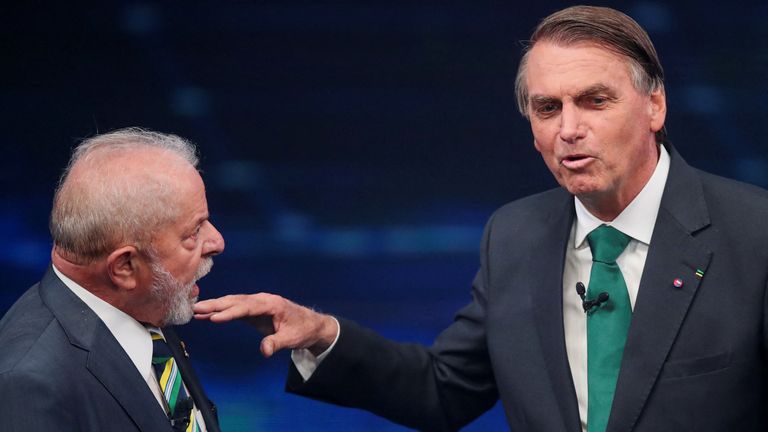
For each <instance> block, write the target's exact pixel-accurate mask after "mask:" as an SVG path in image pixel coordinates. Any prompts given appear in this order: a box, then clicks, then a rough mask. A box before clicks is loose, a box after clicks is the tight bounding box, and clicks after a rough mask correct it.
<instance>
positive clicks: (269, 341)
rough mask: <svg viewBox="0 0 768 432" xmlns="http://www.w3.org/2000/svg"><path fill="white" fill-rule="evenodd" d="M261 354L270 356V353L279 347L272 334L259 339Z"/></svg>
mask: <svg viewBox="0 0 768 432" xmlns="http://www.w3.org/2000/svg"><path fill="white" fill-rule="evenodd" d="M260 348H261V354H262V355H264V357H266V358H270V357H272V354H274V353H275V351H277V350H279V349H280V347H279V346H278V344H277V341H276V340H275V337H274V335H269V336H267V337H265V338H264V339H262V340H261V347H260Z"/></svg>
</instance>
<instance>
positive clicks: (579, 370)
mask: <svg viewBox="0 0 768 432" xmlns="http://www.w3.org/2000/svg"><path fill="white" fill-rule="evenodd" d="M669 161H670V159H669V153H667V150H666V149H665V148H664V146H659V161H658V163H657V164H656V169H655V170H654V171H653V174H652V175H651V178H650V179H649V180H648V183H646V184H645V186H644V187H643V189H642V190H641V191H640V193H639V194H638V195H637V196H636V197H635V199H634V200H632V202H631V203H629V205H628V206H627V208H625V209H624V211H622V212H621V214H619V216H617V217H616V219H614V220H613V221H611V222H604V221H601V220H600V219H598V218H596V217H595V216H593V215H592V214H591V213H589V211H587V209H586V208H585V207H584V205H583V204H582V203H581V201H579V199H578V198H574V205H575V207H576V220H575V221H574V223H573V226H572V228H571V235H570V239H569V241H568V248H567V250H566V253H565V267H564V269H563V321H564V327H565V345H566V351H567V355H568V362H569V363H570V366H571V375H572V376H573V384H574V386H575V387H576V397H577V399H578V402H579V417H580V418H581V429H582V431H583V432H586V430H587V319H586V314H585V313H584V309H583V308H582V306H581V298H580V297H579V296H578V294H577V293H576V282H582V283H584V286H589V274H590V271H591V269H592V252H591V250H590V249H589V244H588V243H587V241H586V239H587V235H588V234H589V233H590V232H591V231H592V230H594V229H595V228H597V227H598V226H600V225H602V224H606V225H611V226H613V227H614V228H616V229H617V230H619V231H621V232H623V233H624V234H626V235H628V236H630V237H631V240H630V242H629V244H628V245H627V247H626V249H624V251H623V252H622V253H621V255H620V256H619V258H618V259H617V260H616V263H617V264H618V266H619V268H620V269H621V272H622V274H623V276H624V281H625V282H626V284H627V291H628V293H629V301H630V305H631V306H632V308H633V309H634V307H635V299H636V298H637V291H638V289H639V288H640V278H641V277H642V275H643V268H644V267H645V259H646V257H647V256H648V247H649V246H650V244H651V236H652V235H653V228H654V226H655V225H656V216H657V214H658V213H659V206H660V205H661V196H662V195H663V193H664V186H665V185H666V183H667V175H668V174H669ZM337 325H338V322H337ZM338 338H339V335H338V333H337V335H336V340H335V341H334V342H333V345H331V347H330V348H328V349H327V350H326V351H325V352H323V353H322V354H320V355H319V356H318V357H315V356H314V355H312V353H310V352H309V351H308V350H306V349H300V350H293V351H292V352H291V359H292V360H293V363H294V365H296V369H297V370H298V371H299V374H301V376H302V378H304V381H306V380H308V379H309V378H310V377H311V376H312V374H313V373H314V371H315V369H316V368H317V366H318V365H319V364H320V362H321V361H322V360H323V359H324V358H325V357H326V356H327V355H328V353H329V352H330V351H331V350H332V349H333V347H334V346H335V345H336V341H338Z"/></svg>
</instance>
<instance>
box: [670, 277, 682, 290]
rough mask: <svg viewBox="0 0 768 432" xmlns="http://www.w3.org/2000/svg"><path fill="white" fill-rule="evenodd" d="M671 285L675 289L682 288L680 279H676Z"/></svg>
mask: <svg viewBox="0 0 768 432" xmlns="http://www.w3.org/2000/svg"><path fill="white" fill-rule="evenodd" d="M672 285H674V286H675V288H682V287H683V280H682V279H680V278H676V279H675V280H674V281H672Z"/></svg>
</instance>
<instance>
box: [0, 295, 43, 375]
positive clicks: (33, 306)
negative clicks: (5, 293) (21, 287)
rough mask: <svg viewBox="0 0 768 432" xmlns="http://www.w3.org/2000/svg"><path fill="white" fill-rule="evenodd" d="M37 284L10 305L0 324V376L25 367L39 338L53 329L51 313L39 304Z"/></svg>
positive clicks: (41, 302)
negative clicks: (0, 347)
mask: <svg viewBox="0 0 768 432" xmlns="http://www.w3.org/2000/svg"><path fill="white" fill-rule="evenodd" d="M39 286H40V284H36V285H34V286H32V288H30V289H29V290H27V291H26V292H25V293H24V294H23V295H22V296H21V297H19V299H18V300H17V301H16V303H14V304H13V306H11V308H10V309H9V310H8V312H7V313H6V314H5V316H4V317H3V319H2V320H1V321H0V346H2V347H3V349H2V351H1V352H0V373H5V372H8V371H10V370H13V369H15V368H17V367H19V366H24V365H27V364H28V362H26V361H25V360H26V359H27V358H28V356H29V355H30V353H34V352H37V351H39V345H40V344H41V343H43V344H44V342H41V339H42V338H43V337H44V335H45V334H46V333H48V332H49V331H50V328H51V326H57V321H56V320H55V318H54V316H53V314H52V313H51V311H50V310H49V309H48V308H47V307H46V306H45V305H44V304H43V301H42V299H41V298H40V292H39Z"/></svg>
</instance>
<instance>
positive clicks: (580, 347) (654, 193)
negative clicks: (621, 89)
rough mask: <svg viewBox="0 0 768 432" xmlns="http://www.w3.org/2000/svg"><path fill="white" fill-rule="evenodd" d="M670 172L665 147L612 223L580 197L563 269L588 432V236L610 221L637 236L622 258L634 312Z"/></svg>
mask: <svg viewBox="0 0 768 432" xmlns="http://www.w3.org/2000/svg"><path fill="white" fill-rule="evenodd" d="M668 173H669V153H667V150H666V149H665V148H664V146H660V150H659V162H658V163H657V164H656V169H655V170H654V172H653V174H652V175H651V178H650V179H649V180H648V183H646V184H645V186H644V187H643V189H642V190H641V191H640V193H639V194H638V195H637V196H636V197H635V199H634V200H632V202H631V203H630V204H629V205H628V206H627V208H625V209H624V211H622V212H621V214H619V216H617V217H616V219H614V220H613V221H611V222H604V221H601V220H600V219H598V218H596V217H595V216H593V215H592V214H591V213H589V211H587V209H586V208H585V207H584V205H583V204H582V203H581V201H579V199H578V198H575V199H574V205H575V207H576V220H575V221H574V223H573V227H572V228H571V237H570V239H569V241H568V248H567V250H566V253H565V267H564V269H563V321H564V327H565V346H566V350H567V353H568V362H569V363H570V366H571V375H572V377H573V384H574V386H575V387H576V397H577V398H578V401H579V417H580V418H581V428H582V430H583V431H586V430H587V429H586V427H587V316H586V314H585V313H584V309H583V308H582V306H581V298H580V297H579V295H578V294H577V293H576V282H582V283H583V284H584V286H589V275H590V271H591V269H592V251H591V250H590V249H589V243H588V242H587V241H586V239H587V235H588V234H589V233H590V232H592V230H594V229H595V228H597V227H598V226H600V225H602V224H606V225H610V226H612V227H614V228H616V229H617V230H619V231H621V232H622V233H624V234H626V235H628V236H630V237H631V240H630V242H629V244H628V245H627V247H626V249H624V252H622V253H621V255H619V257H618V259H616V264H618V266H619V268H620V269H621V273H622V275H623V276H624V282H626V284H627V291H628V293H629V302H630V305H631V306H632V309H633V310H634V307H635V299H636V298H637V291H638V289H639V288H640V278H641V277H642V275H643V268H644V267H645V259H646V257H647V256H648V247H649V246H650V244H651V235H652V234H653V228H654V226H655V225H656V215H657V214H658V213H659V206H660V205H661V196H662V194H663V193H664V185H665V184H666V183H667V174H668Z"/></svg>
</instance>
